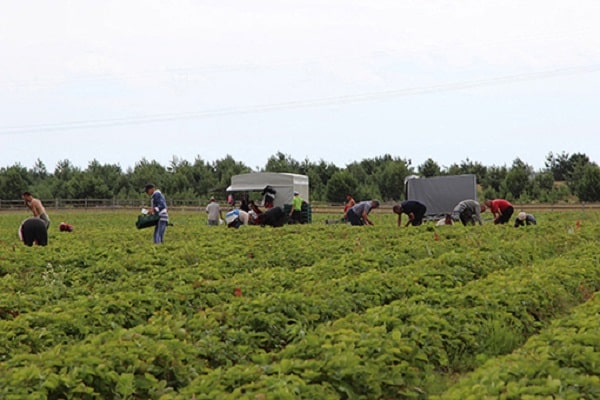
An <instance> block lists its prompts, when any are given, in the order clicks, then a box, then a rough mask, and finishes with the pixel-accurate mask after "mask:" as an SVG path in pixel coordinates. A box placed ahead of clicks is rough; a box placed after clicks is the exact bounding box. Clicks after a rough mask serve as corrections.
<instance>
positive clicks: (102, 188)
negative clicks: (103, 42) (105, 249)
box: [0, 152, 600, 203]
mask: <svg viewBox="0 0 600 400" xmlns="http://www.w3.org/2000/svg"><path fill="white" fill-rule="evenodd" d="M248 172H252V168H250V167H248V166H247V165H245V164H244V163H243V162H241V161H236V160H235V159H234V158H233V157H231V156H230V155H227V156H226V157H224V158H223V159H219V160H216V161H213V162H208V161H206V160H203V159H202V158H200V157H196V159H195V160H194V161H193V162H190V161H188V160H184V159H180V158H177V157H173V159H172V160H171V161H170V162H169V165H166V166H164V165H161V164H160V163H158V162H156V161H153V160H152V161H149V160H147V159H145V158H143V159H142V160H140V161H139V162H137V163H135V165H134V166H133V167H130V168H127V169H126V170H123V169H122V168H121V167H120V166H119V165H118V164H102V163H100V162H98V161H97V160H92V161H91V162H90V163H89V164H88V166H87V167H86V168H85V169H83V168H79V167H77V166H74V165H73V164H72V163H71V162H70V161H69V160H66V159H65V160H62V161H60V162H58V163H57V165H56V166H55V168H54V170H53V171H49V170H48V169H47V168H46V166H45V165H44V163H43V162H42V161H41V160H40V159H38V160H37V161H36V163H35V165H34V166H33V167H32V168H27V167H25V166H23V165H21V164H20V163H16V164H14V165H12V166H8V167H3V168H0V199H2V200H15V199H20V198H21V194H22V193H23V192H24V191H29V192H31V193H33V194H34V195H35V196H36V197H38V198H42V199H51V198H53V199H135V198H137V197H142V196H143V194H142V188H143V187H144V185H145V184H147V183H148V182H152V183H154V184H155V185H156V186H157V187H159V188H161V190H162V191H163V192H164V193H165V194H166V195H167V197H168V198H170V199H180V200H189V199H194V198H200V199H202V198H208V197H209V196H216V197H217V198H220V199H223V198H224V197H225V189H226V188H227V186H229V184H230V180H231V177H232V176H233V175H237V174H243V173H248ZM257 172H258V171H257ZM260 172H289V173H296V174H302V175H307V176H308V177H309V185H310V188H309V189H310V200H311V201H326V202H336V203H337V202H343V201H344V199H345V196H346V195H347V194H352V195H353V196H354V197H355V198H356V199H369V198H378V199H382V200H384V201H390V200H395V201H398V200H403V199H404V179H405V178H406V177H407V176H411V175H418V176H421V177H432V176H443V175H458V174H475V175H476V176H477V182H478V184H479V185H480V195H481V196H483V197H486V198H506V199H508V200H510V201H519V202H524V203H528V202H544V203H557V202H568V201H571V202H572V201H585V202H594V201H600V167H599V166H598V164H596V163H595V162H593V161H591V160H590V159H589V157H588V156H587V155H585V154H582V153H574V154H568V153H566V152H562V153H556V154H555V153H552V152H551V153H549V154H548V155H547V156H546V161H545V168H543V169H541V170H537V171H536V170H534V168H533V167H532V166H531V165H529V164H527V163H526V162H525V161H523V160H521V159H520V158H517V159H515V160H514V161H513V162H512V164H511V165H510V166H506V165H504V166H494V165H492V166H485V165H483V164H482V163H480V162H477V161H472V160H469V159H466V160H463V161H461V162H460V163H454V164H452V165H450V166H448V167H442V166H440V165H439V164H438V163H437V162H436V161H434V160H433V159H428V160H426V161H425V162H423V163H422V164H421V165H418V166H413V165H412V163H411V160H410V159H405V158H400V157H394V156H392V155H389V154H386V155H383V156H380V157H374V158H367V159H363V160H362V161H356V162H352V163H350V164H348V165H346V166H345V167H344V168H341V167H338V166H336V165H334V164H332V163H329V162H326V161H324V160H320V161H318V162H313V161H310V160H308V159H305V160H302V161H299V160H296V159H294V158H292V157H291V156H290V155H287V154H284V153H281V152H277V153H276V154H274V155H272V156H270V157H269V158H268V160H267V162H266V164H265V166H264V167H263V168H262V169H261V170H260Z"/></svg>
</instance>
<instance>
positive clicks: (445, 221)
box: [435, 214, 454, 226]
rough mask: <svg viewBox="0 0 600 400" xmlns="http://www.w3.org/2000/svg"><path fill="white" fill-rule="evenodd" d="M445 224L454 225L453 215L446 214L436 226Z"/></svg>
mask: <svg viewBox="0 0 600 400" xmlns="http://www.w3.org/2000/svg"><path fill="white" fill-rule="evenodd" d="M444 225H454V221H453V220H452V215H450V214H446V215H444V218H442V219H440V220H439V221H438V222H437V223H436V224H435V226H444Z"/></svg>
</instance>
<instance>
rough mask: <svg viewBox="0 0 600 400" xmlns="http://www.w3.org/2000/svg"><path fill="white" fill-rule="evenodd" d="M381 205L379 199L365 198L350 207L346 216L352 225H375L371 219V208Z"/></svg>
mask: <svg viewBox="0 0 600 400" xmlns="http://www.w3.org/2000/svg"><path fill="white" fill-rule="evenodd" d="M377 207H379V200H365V201H361V202H360V203H357V204H355V205H354V206H352V207H350V208H349V209H348V212H347V213H346V217H348V222H350V224H351V225H355V226H356V225H358V226H361V225H374V224H373V222H372V221H371V220H370V219H369V213H370V212H371V210H373V209H375V208H377Z"/></svg>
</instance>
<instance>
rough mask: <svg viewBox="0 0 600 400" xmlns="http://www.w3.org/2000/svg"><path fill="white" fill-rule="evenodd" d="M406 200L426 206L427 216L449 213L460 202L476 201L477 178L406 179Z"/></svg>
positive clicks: (469, 176) (461, 176)
mask: <svg viewBox="0 0 600 400" xmlns="http://www.w3.org/2000/svg"><path fill="white" fill-rule="evenodd" d="M404 188H405V191H406V193H405V195H406V198H407V199H409V200H418V201H420V202H421V203H423V204H425V206H427V213H426V214H425V215H427V216H439V215H443V214H447V213H451V212H452V209H454V207H455V206H456V205H457V204H458V203H459V202H461V201H463V200H467V199H473V200H477V177H476V176H475V175H472V174H465V175H449V176H434V177H431V178H419V177H415V176H410V177H407V178H406V179H405V180H404Z"/></svg>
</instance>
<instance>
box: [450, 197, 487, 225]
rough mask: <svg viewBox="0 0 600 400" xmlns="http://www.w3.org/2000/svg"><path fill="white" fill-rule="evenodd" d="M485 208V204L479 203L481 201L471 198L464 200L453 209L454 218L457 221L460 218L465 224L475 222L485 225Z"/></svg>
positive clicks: (473, 223)
mask: <svg viewBox="0 0 600 400" xmlns="http://www.w3.org/2000/svg"><path fill="white" fill-rule="evenodd" d="M485 210H486V207H485V205H484V204H479V202H477V201H475V200H471V199H468V200H463V201H461V202H460V203H458V204H457V205H456V207H454V210H452V219H453V220H455V221H458V220H460V222H462V224H463V225H464V226H467V225H475V223H478V224H479V225H483V221H482V220H481V213H482V212H484V211H485Z"/></svg>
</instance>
